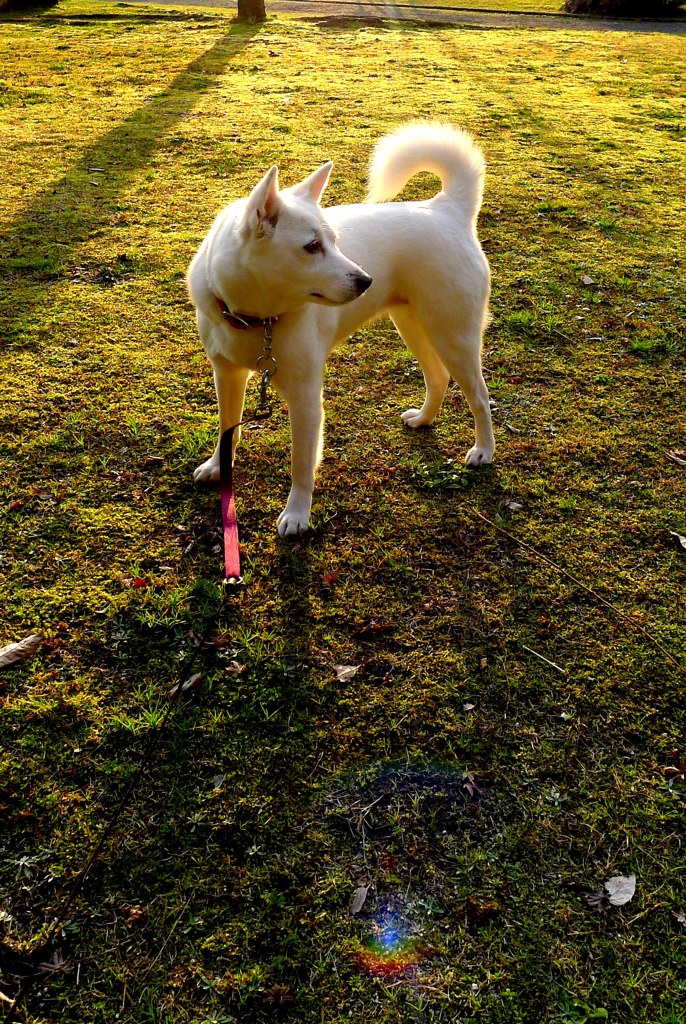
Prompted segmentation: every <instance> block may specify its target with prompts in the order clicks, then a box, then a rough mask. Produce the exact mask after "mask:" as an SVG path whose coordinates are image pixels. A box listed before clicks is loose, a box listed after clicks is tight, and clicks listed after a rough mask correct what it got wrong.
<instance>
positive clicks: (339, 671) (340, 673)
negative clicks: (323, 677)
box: [333, 665, 362, 683]
mask: <svg viewBox="0 0 686 1024" xmlns="http://www.w3.org/2000/svg"><path fill="white" fill-rule="evenodd" d="M361 668H362V666H361V665H334V667H333V670H334V672H335V673H336V679H338V680H339V681H340V682H342V683H347V682H348V680H349V679H352V678H353V676H356V675H357V673H358V672H359V671H360V669H361Z"/></svg>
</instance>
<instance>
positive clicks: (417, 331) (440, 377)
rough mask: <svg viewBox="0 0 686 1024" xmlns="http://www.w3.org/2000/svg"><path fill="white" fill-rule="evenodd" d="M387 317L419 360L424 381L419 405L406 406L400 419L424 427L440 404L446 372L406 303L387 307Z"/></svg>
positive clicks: (435, 413)
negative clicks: (419, 406)
mask: <svg viewBox="0 0 686 1024" xmlns="http://www.w3.org/2000/svg"><path fill="white" fill-rule="evenodd" d="M391 319H392V320H393V323H394V324H395V326H396V327H397V328H398V333H399V334H400V337H401V338H402V339H403V341H404V342H405V344H406V345H407V347H408V348H409V350H410V352H411V353H412V355H413V356H414V357H415V359H417V361H418V362H419V365H420V366H421V368H422V373H423V374H424V383H425V384H426V397H425V398H424V404H423V405H422V407H421V409H407V411H406V412H404V413H403V414H402V417H401V419H402V421H403V423H404V424H405V426H406V427H412V428H413V429H416V428H417V427H428V426H429V425H430V424H431V423H433V421H434V420H435V419H436V416H437V415H438V410H439V409H440V408H441V405H442V404H443V399H444V398H445V393H446V390H447V387H448V382H449V381H450V374H449V373H448V371H447V369H446V368H445V366H444V365H443V363H442V361H441V359H440V357H439V355H438V353H437V352H436V350H435V348H434V347H433V345H432V344H431V342H430V341H429V340H428V338H427V336H426V333H425V331H424V328H423V327H422V325H421V323H420V322H419V320H418V319H417V317H416V316H415V315H414V313H412V311H411V310H410V308H409V307H408V306H394V307H393V309H392V310H391Z"/></svg>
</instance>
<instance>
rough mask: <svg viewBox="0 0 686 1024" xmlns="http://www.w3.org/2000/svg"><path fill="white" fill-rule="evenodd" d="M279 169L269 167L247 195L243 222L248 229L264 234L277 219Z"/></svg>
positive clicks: (273, 226)
mask: <svg viewBox="0 0 686 1024" xmlns="http://www.w3.org/2000/svg"><path fill="white" fill-rule="evenodd" d="M280 206H281V200H280V199H279V169H278V167H276V166H274V167H270V168H269V170H268V171H267V173H266V174H265V176H264V178H263V179H262V181H260V182H259V183H258V184H257V185H255V188H254V189H253V190H252V192H251V193H250V195H249V196H248V202H247V204H246V207H245V213H244V214H243V224H244V227H245V228H246V229H247V230H248V231H251V232H252V231H254V232H256V234H258V235H264V234H266V233H267V231H273V230H274V228H275V227H276V222H277V221H278V219H279V208H280Z"/></svg>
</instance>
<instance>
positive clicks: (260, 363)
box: [252, 317, 278, 420]
mask: <svg viewBox="0 0 686 1024" xmlns="http://www.w3.org/2000/svg"><path fill="white" fill-rule="evenodd" d="M273 323H274V320H273V319H272V318H271V317H269V318H267V319H266V320H265V321H264V343H263V347H262V354H261V356H260V357H259V359H258V360H257V372H258V373H259V375H260V395H259V399H258V402H257V405H256V406H255V408H254V409H253V412H252V419H256V420H266V419H267V418H268V417H269V416H271V414H272V407H271V403H270V401H269V385H270V382H271V379H272V377H273V376H274V374H275V373H276V371H277V369H278V364H277V362H276V359H275V358H274V356H273V355H272V325H273Z"/></svg>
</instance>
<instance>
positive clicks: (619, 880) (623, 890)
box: [605, 875, 636, 907]
mask: <svg viewBox="0 0 686 1024" xmlns="http://www.w3.org/2000/svg"><path fill="white" fill-rule="evenodd" d="M605 889H606V891H607V894H608V899H609V901H610V904H611V905H612V906H613V907H623V906H624V904H625V903H628V902H629V900H631V899H633V897H634V893H635V892H636V875H628V876H627V875H614V876H613V877H612V878H608V880H607V882H606V883H605Z"/></svg>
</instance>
